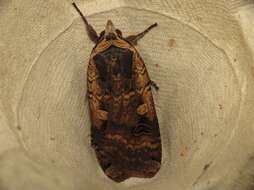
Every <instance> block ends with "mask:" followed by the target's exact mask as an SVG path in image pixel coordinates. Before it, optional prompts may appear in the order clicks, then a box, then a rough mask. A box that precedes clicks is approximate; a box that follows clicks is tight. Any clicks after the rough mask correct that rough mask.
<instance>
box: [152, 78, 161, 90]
mask: <svg viewBox="0 0 254 190" xmlns="http://www.w3.org/2000/svg"><path fill="white" fill-rule="evenodd" d="M150 85H151V86H152V87H154V89H155V90H156V91H158V90H159V87H158V85H157V84H156V83H155V82H154V81H152V80H150Z"/></svg>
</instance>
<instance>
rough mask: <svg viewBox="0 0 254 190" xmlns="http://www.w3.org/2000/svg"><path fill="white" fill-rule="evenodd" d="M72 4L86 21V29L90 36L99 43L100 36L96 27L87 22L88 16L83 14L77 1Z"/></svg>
mask: <svg viewBox="0 0 254 190" xmlns="http://www.w3.org/2000/svg"><path fill="white" fill-rule="evenodd" d="M72 5H73V6H74V8H75V9H76V11H77V12H78V13H79V15H80V16H81V18H82V20H83V21H84V23H85V25H86V30H87V33H88V36H89V38H90V39H91V40H92V41H93V42H94V43H97V41H98V39H99V36H98V34H97V32H96V31H95V30H94V28H93V27H92V26H91V25H90V24H89V23H88V22H87V20H86V17H85V16H84V15H83V14H82V12H81V11H80V10H79V8H78V6H77V5H76V4H75V3H72Z"/></svg>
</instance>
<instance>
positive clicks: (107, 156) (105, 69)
mask: <svg viewBox="0 0 254 190" xmlns="http://www.w3.org/2000/svg"><path fill="white" fill-rule="evenodd" d="M87 76H88V78H87V80H88V98H89V108H90V115H91V122H92V126H91V137H92V146H93V148H94V149H95V152H96V156H97V159H98V161H99V163H100V165H101V167H102V169H103V171H104V172H105V173H106V175H107V176H108V177H110V178H111V179H113V180H115V181H118V182H120V181H123V180H125V179H127V178H129V177H152V176H154V175H155V174H156V173H157V171H158V170H159V168H160V163H161V141H160V132H159V126H158V121H157V116H156V112H155V108H154V102H153V97H152V92H151V87H150V78H149V76H148V73H147V70H146V67H145V65H144V62H143V60H142V58H141V57H140V55H139V54H138V52H137V51H136V49H135V48H134V47H133V46H132V45H131V44H129V43H128V42H126V41H125V40H119V39H118V40H113V41H106V40H104V41H102V42H100V43H99V44H97V46H96V47H95V48H94V49H93V52H92V54H91V57H90V62H89V66H88V74H87Z"/></svg>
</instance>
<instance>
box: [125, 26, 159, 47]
mask: <svg viewBox="0 0 254 190" xmlns="http://www.w3.org/2000/svg"><path fill="white" fill-rule="evenodd" d="M156 26H158V24H157V23H154V24H152V25H151V26H149V27H148V28H147V29H145V30H144V31H143V32H141V33H139V34H136V35H130V36H127V37H126V40H127V41H129V42H131V43H132V44H133V45H137V44H138V40H140V39H141V38H143V37H144V36H145V34H147V33H148V32H149V31H150V30H151V29H152V28H154V27H156Z"/></svg>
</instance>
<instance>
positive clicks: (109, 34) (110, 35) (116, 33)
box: [101, 20, 122, 40]
mask: <svg viewBox="0 0 254 190" xmlns="http://www.w3.org/2000/svg"><path fill="white" fill-rule="evenodd" d="M101 35H104V38H105V39H107V40H115V39H117V38H118V37H122V32H121V31H120V30H118V29H116V28H115V26H114V24H113V22H112V21H111V20H108V22H107V24H106V27H105V30H104V32H102V34H101Z"/></svg>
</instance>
